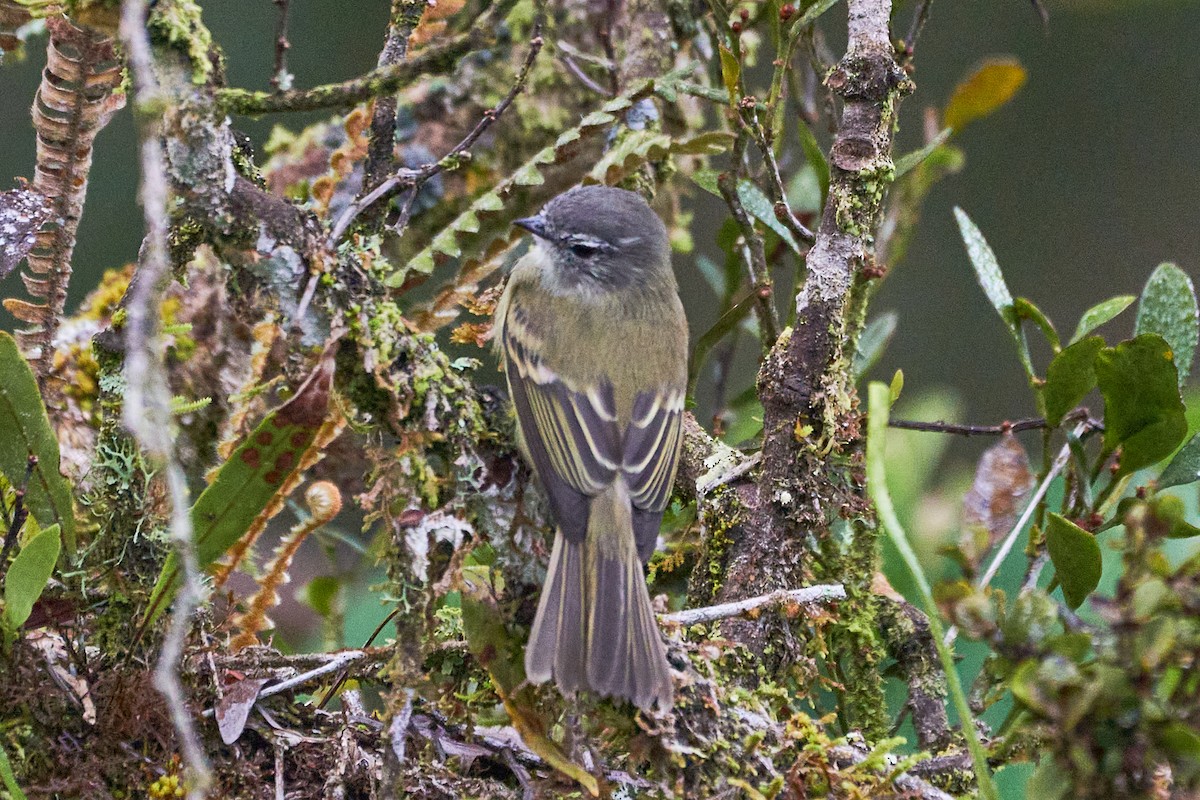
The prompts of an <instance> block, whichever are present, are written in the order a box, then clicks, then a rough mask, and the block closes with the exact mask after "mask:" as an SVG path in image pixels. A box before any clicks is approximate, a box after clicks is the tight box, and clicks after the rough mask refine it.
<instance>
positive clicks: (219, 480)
mask: <svg viewBox="0 0 1200 800" xmlns="http://www.w3.org/2000/svg"><path fill="white" fill-rule="evenodd" d="M336 353H337V342H336V341H334V342H332V343H331V344H330V345H329V346H328V347H326V348H325V352H324V353H322V354H321V359H320V361H319V362H318V363H317V366H316V368H315V369H313V371H312V373H311V374H310V375H309V376H308V378H307V379H306V380H305V381H304V383H303V384H301V385H300V388H299V389H297V390H296V394H295V395H294V396H293V397H292V398H291V399H290V400H288V401H287V402H286V403H284V404H283V405H281V406H280V407H279V408H277V409H275V410H274V411H273V412H271V413H270V414H268V415H267V416H266V418H265V419H263V421H262V422H260V423H259V425H258V427H257V428H255V430H254V431H253V432H251V434H250V435H249V436H247V437H246V438H245V439H244V440H243V441H242V443H241V444H240V445H239V446H238V447H237V449H236V450H234V451H233V453H232V454H231V455H230V457H229V459H228V460H227V461H226V462H225V463H224V464H223V465H222V466H221V468H220V469H219V470H218V471H217V474H216V477H215V478H214V479H213V481H212V483H211V484H209V486H208V488H207V489H205V490H204V492H203V493H202V494H201V495H200V497H198V498H197V499H196V502H195V504H194V505H193V506H192V528H193V533H192V535H193V539H194V541H195V546H196V560H197V562H198V563H199V565H200V567H201V568H202V569H207V568H209V567H210V566H211V565H212V564H213V563H214V562H215V561H216V560H217V559H219V558H220V557H221V556H222V555H224V554H225V552H226V551H228V550H230V548H232V547H234V545H235V544H238V543H239V540H241V539H243V538H244V537H247V536H256V535H257V533H258V532H259V531H261V530H262V528H263V527H264V526H265V525H266V523H267V521H268V520H270V519H271V517H273V516H274V515H275V514H276V513H278V511H279V509H280V508H281V507H282V505H283V501H284V499H285V498H286V497H287V495H288V494H289V493H290V492H291V490H292V488H294V487H295V485H296V483H297V482H298V478H299V473H300V472H301V471H303V470H304V469H306V468H307V467H308V466H309V465H310V464H311V463H313V461H315V459H316V457H318V456H317V451H320V449H321V447H322V446H323V444H324V443H325V442H324V441H322V440H323V439H324V440H326V441H327V440H328V439H329V438H332V436H333V435H336V432H337V430H340V426H338V425H333V426H331V425H330V424H328V423H327V422H326V418H327V417H328V416H329V396H330V392H331V390H332V387H333V369H334V356H335V354H336ZM329 431H331V432H332V434H331V435H330V436H322V434H323V432H329ZM247 546H248V545H247ZM233 560H234V563H235V564H236V561H237V559H236V558H235V559H233ZM178 586H179V563H178V560H177V557H176V554H175V553H174V552H172V553H171V554H170V555H169V556H168V557H167V561H166V563H165V564H164V565H163V569H162V572H161V573H160V575H159V578H158V583H157V584H156V585H155V587H154V592H153V593H152V594H151V598H150V604H149V608H148V610H147V611H146V615H145V617H144V618H143V623H142V624H143V626H145V625H148V624H151V623H153V621H154V620H155V619H156V618H157V617H158V615H159V614H161V613H162V611H163V610H164V609H165V608H166V607H167V605H168V604H169V603H170V601H171V598H172V597H174V595H175V591H176V590H177V589H178Z"/></svg>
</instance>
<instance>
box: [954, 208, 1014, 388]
mask: <svg viewBox="0 0 1200 800" xmlns="http://www.w3.org/2000/svg"><path fill="white" fill-rule="evenodd" d="M954 218H955V219H956V220H958V230H959V233H960V234H961V235H962V240H963V244H965V245H966V247H967V257H968V258H969V259H970V260H971V266H972V267H974V268H975V277H976V278H977V279H978V280H979V285H980V286H981V287H982V288H983V293H984V294H986V295H987V298H988V300H989V301H990V302H991V304H992V308H994V309H996V313H997V314H999V315H1000V319H1001V320H1003V321H1004V324H1005V325H1006V326H1007V327H1008V331H1009V333H1010V334H1011V335H1012V337H1013V341H1015V342H1016V345H1017V356H1018V358H1020V359H1021V366H1022V367H1024V368H1025V374H1026V375H1028V376H1029V377H1031V378H1032V377H1033V362H1032V360H1031V359H1030V358H1029V344H1028V343H1027V342H1026V341H1025V332H1024V331H1023V330H1022V329H1021V323H1020V320H1019V319H1017V313H1016V310H1015V309H1014V308H1013V298H1012V293H1011V292H1009V291H1008V284H1007V283H1005V282H1004V274H1003V273H1002V272H1000V264H999V262H998V261H996V254H995V253H994V252H993V251H992V248H991V246H990V245H989V244H988V243H987V239H985V238H983V233H982V232H981V231H980V230H979V228H978V227H977V226H976V225H975V223H974V222H972V221H971V218H970V217H968V216H967V212H965V211H963V210H962V209H961V208H959V207H958V206H955V207H954Z"/></svg>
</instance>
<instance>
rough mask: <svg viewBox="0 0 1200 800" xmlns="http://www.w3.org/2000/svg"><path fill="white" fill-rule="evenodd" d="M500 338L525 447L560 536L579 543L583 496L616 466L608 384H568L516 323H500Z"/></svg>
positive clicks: (616, 433) (617, 443)
mask: <svg viewBox="0 0 1200 800" xmlns="http://www.w3.org/2000/svg"><path fill="white" fill-rule="evenodd" d="M504 337H505V341H504V345H505V346H504V351H505V354H506V355H505V371H506V372H507V374H508V384H509V388H510V390H511V392H512V399H513V406H514V407H515V408H516V411H517V419H518V421H519V422H520V424H521V435H522V437H523V438H524V441H525V447H526V450H528V452H529V456H530V458H531V459H532V460H533V465H534V469H535V470H537V473H538V477H539V478H540V479H541V481H542V485H543V486H544V487H545V489H546V493H547V494H548V495H549V498H550V506H551V508H552V509H553V511H554V516H555V519H556V520H557V522H558V524H559V527H560V528H561V529H562V531H563V534H564V535H565V536H566V537H567V539H568V540H570V541H574V542H579V541H582V540H583V539H584V537H585V536H586V535H587V522H588V506H589V500H590V499H591V498H592V497H594V496H596V495H597V494H599V493H600V492H602V491H603V490H604V489H605V487H607V486H608V485H609V484H610V483H612V481H613V478H614V477H615V476H616V474H617V470H618V469H620V468H621V431H620V429H619V427H618V425H617V412H616V402H615V400H614V398H613V389H612V386H611V385H610V384H604V385H600V386H586V387H585V386H573V385H571V384H570V382H569V381H567V380H566V379H564V378H563V377H562V376H560V375H559V374H558V373H556V372H555V371H554V370H553V369H551V368H550V367H548V366H547V365H546V364H545V363H544V362H543V361H542V360H541V359H540V358H539V357H538V356H537V355H536V354H535V348H533V347H530V346H529V344H530V343H529V342H528V341H527V339H528V337H529V334H528V332H527V331H525V330H524V329H523V328H522V327H521V326H520V325H514V324H507V325H505V329H504Z"/></svg>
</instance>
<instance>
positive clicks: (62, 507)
mask: <svg viewBox="0 0 1200 800" xmlns="http://www.w3.org/2000/svg"><path fill="white" fill-rule="evenodd" d="M31 454H32V455H35V456H37V459H38V463H37V466H35V467H34V468H33V473H32V474H31V475H30V478H29V484H28V485H27V486H25V507H26V508H27V509H29V513H30V514H32V515H33V518H34V519H35V520H37V521H38V524H40V525H42V526H47V525H52V524H55V523H57V524H58V525H59V529H60V530H61V531H62V537H63V543H64V544H65V545H66V547H67V552H68V553H74V552H75V511H74V508H73V506H72V503H71V489H70V486H69V484H68V483H67V480H66V478H64V477H63V476H62V473H60V472H59V471H58V464H59V454H58V437H57V436H55V434H54V430H53V429H52V428H51V427H50V420H49V418H48V417H47V416H46V408H45V406H43V405H42V396H41V394H40V393H39V392H38V386H37V380H36V379H35V378H34V377H33V371H32V370H31V369H30V368H29V364H28V363H26V361H25V359H24V358H22V357H21V353H20V351H19V350H17V343H16V341H14V340H13V338H12V336H10V335H8V334H7V333H4V332H3V331H0V472H3V473H4V475H5V477H7V478H8V482H9V484H10V485H12V486H14V487H20V486H23V485H25V472H26V470H27V469H28V465H29V456H30V455H31Z"/></svg>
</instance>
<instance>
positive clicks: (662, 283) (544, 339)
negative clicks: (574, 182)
mask: <svg viewBox="0 0 1200 800" xmlns="http://www.w3.org/2000/svg"><path fill="white" fill-rule="evenodd" d="M514 224H516V225H518V226H520V227H521V228H524V229H525V230H526V231H528V232H529V233H531V234H533V237H534V243H533V246H532V247H531V248H530V249H529V251H528V252H527V253H526V254H525V255H524V256H522V257H521V258H520V259H519V260H518V262H517V263H516V265H515V266H514V267H513V269H512V272H511V274H510V276H509V279H508V283H507V285H506V286H505V289H504V292H503V294H502V295H501V299H500V301H499V302H498V303H497V307H496V315H495V325H494V331H495V340H496V344H497V349H498V351H499V352H498V355H499V358H500V360H501V362H502V364H503V368H504V371H505V374H506V379H507V383H508V388H509V394H510V396H511V398H512V404H513V407H514V409H515V412H516V421H517V429H518V437H517V438H518V445H519V448H520V450H521V452H522V454H523V455H524V457H525V459H526V461H527V462H528V463H529V464H530V465H531V466H532V469H533V472H534V474H535V475H536V476H537V478H538V480H539V481H540V483H541V485H542V487H543V488H544V489H545V493H546V496H547V498H548V505H549V508H550V512H551V516H552V517H553V520H554V523H555V535H554V546H553V550H552V552H551V556H550V565H549V570H548V572H547V575H546V580H545V583H544V584H543V587H542V593H541V597H540V599H539V602H538V609H537V615H536V617H535V619H534V622H533V627H532V629H531V632H530V636H529V642H528V644H527V645H526V649H525V673H526V678H527V680H529V681H530V682H531V683H534V684H538V683H545V682H547V681H550V680H551V679H553V680H554V682H555V683H556V685H557V686H558V689H559V691H560V692H561V693H562V694H563V695H565V696H567V697H572V696H574V694H575V693H577V692H579V691H581V690H585V689H586V690H591V691H593V692H595V693H597V694H599V695H602V696H608V697H613V698H618V699H624V700H628V701H631V702H632V703H633V704H634V705H635V706H637V707H638V708H640V709H643V710H652V709H654V708H655V707H656V706H657V707H658V709H660V710H666V709H668V708H670V707H671V705H672V704H673V699H674V685H673V683H672V679H671V670H670V666H669V664H668V662H667V657H666V649H665V647H664V645H663V640H662V636H661V634H660V632H659V629H658V625H657V622H656V619H655V616H654V611H653V608H652V606H651V602H650V595H649V592H648V590H647V587H646V581H645V577H644V572H643V568H644V566H645V564H646V563H647V562H648V561H649V559H650V556H651V555H652V554H653V552H654V548H655V544H656V543H657V540H658V530H659V526H660V524H661V521H662V516H663V512H664V511H665V509H666V507H667V504H668V503H669V502H670V499H671V493H672V487H673V485H674V482H675V473H676V470H677V467H678V462H679V454H680V448H681V443H682V417H683V410H684V398H685V394H686V387H687V342H688V329H687V318H686V316H685V315H684V309H683V304H682V303H681V301H680V299H679V291H678V286H677V284H676V280H675V275H674V272H673V271H672V268H671V251H670V244H669V241H668V238H667V230H666V227H665V226H664V225H663V222H662V220H661V219H659V217H658V215H657V214H655V213H654V211H653V210H652V209H651V208H650V206H649V204H648V203H647V202H646V201H645V200H644V199H643V198H642V197H641V196H640V195H638V194H636V193H634V192H631V191H627V190H624V189H618V188H613V187H607V186H582V187H576V188H573V189H570V190H568V191H566V192H564V193H563V194H560V195H558V196H557V197H555V198H553V199H552V200H550V201H549V202H548V203H547V204H546V205H545V206H544V207H543V208H542V209H541V211H539V212H538V213H537V214H536V215H535V216H532V217H526V218H524V219H518V220H516V221H515V223H514Z"/></svg>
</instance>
